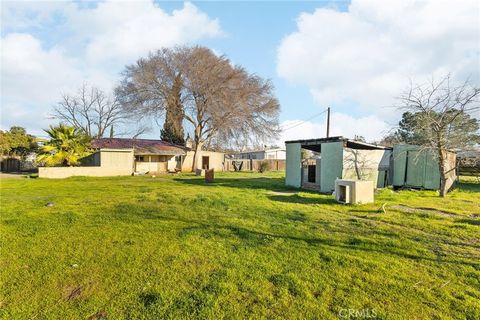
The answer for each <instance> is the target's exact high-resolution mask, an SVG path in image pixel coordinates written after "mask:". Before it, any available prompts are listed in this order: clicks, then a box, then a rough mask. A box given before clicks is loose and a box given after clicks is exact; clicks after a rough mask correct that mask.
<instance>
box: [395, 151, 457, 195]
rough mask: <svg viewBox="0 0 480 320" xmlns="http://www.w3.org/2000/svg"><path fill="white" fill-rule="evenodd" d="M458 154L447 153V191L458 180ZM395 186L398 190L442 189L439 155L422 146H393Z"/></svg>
mask: <svg viewBox="0 0 480 320" xmlns="http://www.w3.org/2000/svg"><path fill="white" fill-rule="evenodd" d="M456 161H457V159H456V154H455V152H453V151H448V152H447V160H446V164H445V165H446V171H447V189H450V188H451V187H453V185H454V184H455V181H456V180H457V173H456ZM393 164H394V165H393V172H394V174H393V186H394V187H396V188H403V187H407V188H420V189H430V190H438V189H440V170H439V164H438V155H437V154H436V152H435V151H434V150H429V149H422V148H421V147H420V146H415V145H407V144H399V145H395V146H393Z"/></svg>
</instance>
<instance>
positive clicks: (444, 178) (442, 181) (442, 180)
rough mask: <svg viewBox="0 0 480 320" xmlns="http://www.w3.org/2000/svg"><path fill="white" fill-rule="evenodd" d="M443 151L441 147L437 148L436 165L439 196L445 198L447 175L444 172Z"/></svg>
mask: <svg viewBox="0 0 480 320" xmlns="http://www.w3.org/2000/svg"><path fill="white" fill-rule="evenodd" d="M445 154H446V153H445V152H444V150H443V149H442V148H438V167H439V169H440V190H439V192H440V197H442V198H445V196H446V195H447V191H448V190H447V175H446V173H445Z"/></svg>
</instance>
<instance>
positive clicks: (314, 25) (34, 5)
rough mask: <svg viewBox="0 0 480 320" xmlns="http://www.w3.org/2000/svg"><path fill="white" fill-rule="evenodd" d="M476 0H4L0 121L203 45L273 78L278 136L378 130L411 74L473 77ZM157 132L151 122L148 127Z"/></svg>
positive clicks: (375, 134)
mask: <svg viewBox="0 0 480 320" xmlns="http://www.w3.org/2000/svg"><path fill="white" fill-rule="evenodd" d="M479 19H480V16H479V5H478V4H477V3H476V2H475V1H467V0H464V1H458V2H455V3H454V2H450V3H447V2H443V1H421V2H420V1H353V2H352V3H350V2H338V1H334V2H320V1H296V2H287V1H277V2H274V1H264V2H255V1H244V2H231V1H228V2H227V1H225V2H216V1H212V2H185V3H184V2H180V1H178V2H177V1H175V2H173V1H172V2H155V3H152V2H150V1H144V2H139V1H136V2H110V1H106V2H100V3H96V2H45V1H43V2H31V3H30V2H8V1H7V2H6V1H3V2H2V33H1V36H2V40H1V41H2V69H1V75H2V94H1V102H2V118H1V128H2V129H7V128H8V127H9V126H11V125H21V126H24V127H26V128H27V129H28V130H29V131H31V132H33V133H36V134H38V133H41V129H42V128H45V127H46V126H47V125H48V124H52V123H54V122H55V120H54V119H51V118H50V117H49V113H50V112H51V109H52V106H53V105H54V104H55V102H56V101H58V100H59V98H60V94H61V92H72V93H73V92H75V90H76V88H78V87H79V86H80V85H81V84H82V83H83V82H88V83H89V84H93V85H97V86H100V87H102V88H105V90H110V89H111V88H112V87H113V86H114V85H115V82H116V81H117V80H118V79H119V73H120V72H121V71H122V68H123V66H124V65H125V64H127V63H133V62H134V61H135V60H136V59H137V58H139V57H141V56H145V55H146V54H147V53H148V52H149V51H150V50H154V49H156V48H160V47H162V46H173V45H182V44H201V45H205V46H208V47H210V48H212V49H213V50H215V51H216V52H218V53H221V54H225V55H227V56H228V57H229V58H230V59H231V60H232V61H233V62H234V63H236V64H240V65H242V66H244V67H246V68H247V70H249V71H250V72H252V73H256V74H258V75H260V76H262V77H265V78H270V79H272V81H273V83H274V85H275V88H276V94H277V97H278V98H279V100H280V103H281V107H282V112H281V116H280V122H281V124H282V126H283V127H284V128H287V127H292V126H295V125H297V124H300V123H302V124H301V125H298V126H295V128H294V129H290V130H287V131H286V132H284V133H283V134H282V135H281V136H280V137H278V140H279V141H282V140H285V139H296V138H308V137H321V136H323V135H324V132H325V119H324V116H319V117H316V118H314V119H311V120H310V121H306V122H300V120H304V119H308V118H309V117H311V116H312V115H314V114H318V113H319V112H320V111H322V110H324V109H325V108H326V107H327V106H331V107H332V120H333V121H332V123H333V127H332V131H333V133H334V134H341V135H345V136H349V137H353V136H354V135H356V134H358V135H363V136H366V137H367V139H369V140H375V139H379V138H380V137H381V136H382V135H384V134H385V133H387V132H388V130H389V128H390V127H391V126H392V125H393V124H395V123H396V122H397V121H398V117H399V114H398V112H397V111H396V110H395V109H393V108H390V107H389V106H391V105H392V104H393V103H394V99H393V98H394V97H395V96H396V95H398V94H399V93H400V92H401V91H402V90H403V89H404V88H405V87H406V86H407V85H408V83H409V80H410V79H413V80H414V81H417V82H422V81H426V80H428V79H429V78H430V77H432V76H436V77H440V76H442V75H444V74H445V73H447V72H451V73H452V75H453V76H454V78H456V79H458V80H464V78H466V77H468V76H470V77H471V79H472V81H473V82H474V83H476V84H478V83H479V69H480V60H479V59H480V58H479V52H480V48H479V47H480V45H479V41H478V39H479V36H480V32H479V28H478V21H479ZM156 135H158V128H154V130H153V131H152V132H151V133H150V134H148V135H147V136H148V137H155V136H156Z"/></svg>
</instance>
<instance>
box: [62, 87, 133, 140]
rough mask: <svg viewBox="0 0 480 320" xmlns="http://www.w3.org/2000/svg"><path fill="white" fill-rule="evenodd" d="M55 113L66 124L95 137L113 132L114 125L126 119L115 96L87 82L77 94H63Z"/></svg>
mask: <svg viewBox="0 0 480 320" xmlns="http://www.w3.org/2000/svg"><path fill="white" fill-rule="evenodd" d="M53 115H54V116H55V118H57V119H58V120H60V121H61V122H63V123H64V124H66V125H69V126H72V127H75V128H78V129H80V130H82V131H83V132H84V133H85V134H86V135H88V136H90V137H95V138H101V137H103V136H104V135H105V134H106V133H108V132H109V131H110V132H113V126H114V125H116V124H120V123H122V122H124V120H125V114H124V113H123V109H122V108H121V107H120V105H119V103H118V101H117V100H116V98H115V97H114V96H109V95H108V94H107V93H105V92H104V91H102V90H100V89H99V88H97V87H94V86H88V85H86V84H84V85H83V86H82V87H80V89H79V90H78V91H77V93H76V94H63V96H62V99H61V101H60V102H58V104H57V105H56V106H55V108H54V110H53Z"/></svg>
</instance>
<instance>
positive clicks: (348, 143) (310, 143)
mask: <svg viewBox="0 0 480 320" xmlns="http://www.w3.org/2000/svg"><path fill="white" fill-rule="evenodd" d="M329 142H343V143H344V147H347V148H352V149H360V150H390V149H392V148H390V147H384V146H377V145H375V144H371V143H366V142H361V141H356V140H352V139H348V138H345V137H342V136H336V137H328V138H314V139H303V140H290V141H285V144H289V143H300V144H301V145H302V148H304V149H308V150H312V151H317V152H320V151H321V144H322V143H329Z"/></svg>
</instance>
